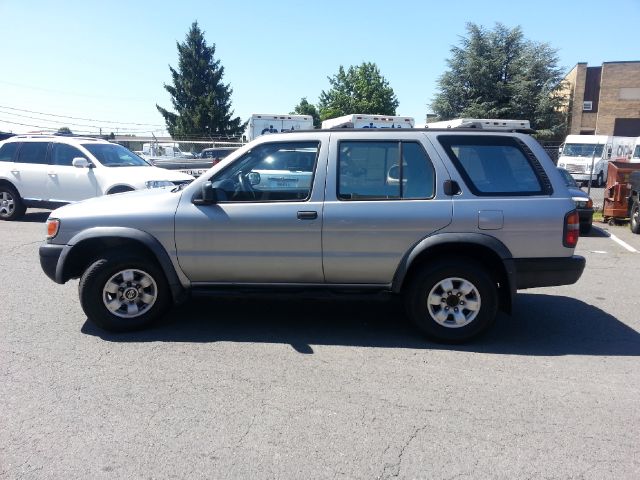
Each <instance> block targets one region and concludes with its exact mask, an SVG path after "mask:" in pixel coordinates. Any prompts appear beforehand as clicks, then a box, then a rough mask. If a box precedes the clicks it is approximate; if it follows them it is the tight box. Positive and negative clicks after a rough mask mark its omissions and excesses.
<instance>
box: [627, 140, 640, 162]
mask: <svg viewBox="0 0 640 480" xmlns="http://www.w3.org/2000/svg"><path fill="white" fill-rule="evenodd" d="M629 161H630V162H631V163H640V137H638V138H636V141H635V142H634V143H633V148H632V150H631V154H630V156H629Z"/></svg>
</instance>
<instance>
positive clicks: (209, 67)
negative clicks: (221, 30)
mask: <svg viewBox="0 0 640 480" xmlns="http://www.w3.org/2000/svg"><path fill="white" fill-rule="evenodd" d="M177 47H178V69H177V70H176V69H174V68H173V67H171V65H169V70H170V71H171V76H172V79H173V85H167V84H165V85H164V88H165V89H166V90H167V92H169V94H170V95H171V103H172V104H173V109H174V112H171V111H169V110H166V109H164V108H162V107H160V106H159V105H156V108H157V109H158V111H159V112H160V113H161V114H162V116H163V117H164V120H165V123H166V125H167V130H168V131H169V134H170V135H171V136H172V137H173V138H177V139H180V138H187V137H194V136H197V137H238V136H240V135H241V133H242V131H243V129H244V125H243V124H242V123H241V121H240V117H235V118H232V117H233V110H231V94H232V93H233V90H232V89H231V88H230V87H229V85H228V84H226V85H225V84H224V83H222V77H223V76H224V67H223V66H222V65H220V60H216V59H215V57H214V55H215V51H216V46H215V44H212V45H211V46H210V47H209V46H207V42H206V41H205V39H204V32H203V31H202V30H200V27H199V26H198V22H193V24H192V25H191V29H190V30H189V33H187V36H186V38H185V41H184V42H183V43H178V42H177Z"/></svg>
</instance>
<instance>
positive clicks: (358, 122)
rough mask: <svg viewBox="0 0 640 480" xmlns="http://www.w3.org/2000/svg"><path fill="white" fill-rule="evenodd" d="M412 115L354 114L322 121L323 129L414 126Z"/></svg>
mask: <svg viewBox="0 0 640 480" xmlns="http://www.w3.org/2000/svg"><path fill="white" fill-rule="evenodd" d="M414 125H415V121H414V119H413V118H412V117H399V116H393V115H365V114H353V115H344V116H342V117H336V118H330V119H329V120H325V121H324V122H322V128H323V129H325V130H326V129H329V128H413V126H414Z"/></svg>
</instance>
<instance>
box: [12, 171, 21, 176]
mask: <svg viewBox="0 0 640 480" xmlns="http://www.w3.org/2000/svg"><path fill="white" fill-rule="evenodd" d="M11 173H13V174H14V175H18V174H19V173H20V170H11Z"/></svg>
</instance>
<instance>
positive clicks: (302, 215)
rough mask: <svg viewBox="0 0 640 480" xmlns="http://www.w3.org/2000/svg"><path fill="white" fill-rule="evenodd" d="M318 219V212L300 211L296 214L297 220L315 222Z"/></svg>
mask: <svg viewBox="0 0 640 480" xmlns="http://www.w3.org/2000/svg"><path fill="white" fill-rule="evenodd" d="M316 218H318V212H313V211H300V212H298V220H315V219H316Z"/></svg>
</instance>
